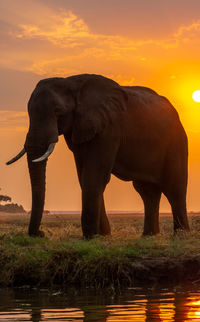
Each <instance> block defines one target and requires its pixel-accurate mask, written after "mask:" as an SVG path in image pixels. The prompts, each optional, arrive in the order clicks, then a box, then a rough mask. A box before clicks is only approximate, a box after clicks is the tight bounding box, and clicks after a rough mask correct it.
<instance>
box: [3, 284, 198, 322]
mask: <svg viewBox="0 0 200 322" xmlns="http://www.w3.org/2000/svg"><path fill="white" fill-rule="evenodd" d="M0 321H5V322H6V321H34V322H39V321H58V322H61V321H91V322H92V321H94V322H95V321H122V322H123V321H134V322H137V321H138V322H140V321H150V322H151V321H200V288H199V289H195V287H194V286H190V288H188V289H185V290H184V289H180V288H176V289H171V290H170V289H161V290H156V289H143V288H131V289H127V290H125V291H123V292H120V293H118V294H116V293H113V292H112V290H111V291H102V293H101V294H100V295H97V294H95V293H94V292H91V291H89V290H84V291H77V290H74V289H73V290H72V289H70V290H68V291H65V292H63V291H59V290H55V291H49V290H45V289H43V290H42V289H41V290H30V289H28V288H27V289H24V288H22V289H20V288H17V289H0Z"/></svg>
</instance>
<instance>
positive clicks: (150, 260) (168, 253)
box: [0, 214, 200, 288]
mask: <svg viewBox="0 0 200 322" xmlns="http://www.w3.org/2000/svg"><path fill="white" fill-rule="evenodd" d="M9 216H10V215H9V214H8V215H4V216H2V217H1V214H0V225H1V226H0V227H1V229H0V285H1V286H13V285H34V286H35V285H38V286H51V285H55V284H59V285H67V286H69V285H77V286H82V287H96V288H98V287H127V286H133V285H141V284H148V283H150V284H151V283H153V284H155V283H167V282H170V283H171V282H172V283H175V284H179V283H181V282H184V283H185V282H186V281H192V282H193V283H198V282H199V280H200V216H192V217H190V225H191V228H192V231H191V233H188V234H179V235H177V236H176V237H174V236H173V235H172V218H171V217H168V216H163V217H162V216H161V220H160V222H161V234H160V235H159V236H156V237H148V238H141V237H140V236H141V233H142V227H143V217H141V216H136V215H134V216H127V215H124V216H116V217H115V216H114V215H113V216H111V217H110V222H111V227H112V237H98V238H95V239H93V240H90V241H86V240H83V239H82V234H81V227H80V218H79V216H62V215H59V216H53V215H48V216H44V219H43V224H42V229H43V230H44V232H45V235H46V237H45V238H31V237H29V236H27V225H28V220H29V219H28V216H27V215H23V216H22V215H20V214H19V215H15V216H14V217H9Z"/></svg>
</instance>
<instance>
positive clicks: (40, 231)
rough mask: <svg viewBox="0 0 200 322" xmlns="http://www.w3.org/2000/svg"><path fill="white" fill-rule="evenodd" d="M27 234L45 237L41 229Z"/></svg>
mask: <svg viewBox="0 0 200 322" xmlns="http://www.w3.org/2000/svg"><path fill="white" fill-rule="evenodd" d="M29 236H31V237H42V238H43V237H45V234H44V232H43V231H42V230H38V231H37V232H35V233H32V232H29Z"/></svg>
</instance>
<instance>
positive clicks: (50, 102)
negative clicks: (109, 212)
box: [7, 74, 127, 235]
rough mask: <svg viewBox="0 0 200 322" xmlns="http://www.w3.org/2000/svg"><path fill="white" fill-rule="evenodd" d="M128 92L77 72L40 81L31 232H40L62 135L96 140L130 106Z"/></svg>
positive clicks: (34, 110) (32, 107)
mask: <svg viewBox="0 0 200 322" xmlns="http://www.w3.org/2000/svg"><path fill="white" fill-rule="evenodd" d="M126 101H127V95H126V93H125V91H124V90H123V89H122V88H121V87H120V86H119V85H118V84H117V83H115V82H114V81H112V80H110V79H108V78H105V77H103V76H98V75H88V74H85V75H77V76H71V77H68V78H49V79H45V80H42V81H40V82H39V83H38V84H37V86H36V88H35V89H34V91H33V93H32V95H31V97H30V100H29V102H28V113H29V118H30V126H29V131H28V134H27V137H26V141H25V145H24V148H23V150H22V151H21V152H20V153H19V154H18V155H17V156H16V157H15V158H13V159H12V160H10V161H9V162H8V163H7V164H11V163H13V162H15V161H16V160H18V159H19V158H20V157H21V156H23V155H24V154H25V153H27V159H28V166H29V172H30V178H31V186H32V216H31V222H30V227H29V233H30V234H31V235H37V234H38V229H39V224H40V220H41V216H42V212H43V207H44V198H45V169H46V160H47V158H48V156H49V155H50V154H51V152H52V151H53V148H54V146H55V144H56V142H57V141H58V136H59V135H60V134H65V135H66V136H68V137H70V139H71V142H72V144H74V145H78V144H82V143H83V142H87V141H90V140H92V139H94V137H95V136H96V135H98V134H99V133H101V132H102V131H103V129H104V128H105V127H106V126H107V125H108V124H110V122H112V121H113V119H114V116H116V115H118V114H119V112H120V111H123V110H124V109H126Z"/></svg>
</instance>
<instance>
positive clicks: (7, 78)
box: [0, 0, 200, 211]
mask: <svg viewBox="0 0 200 322" xmlns="http://www.w3.org/2000/svg"><path fill="white" fill-rule="evenodd" d="M199 12H200V1H199V0H190V1H189V0H168V1H160V0H140V1H134V0H123V1H119V0H110V1H107V0H101V1H95V0H93V1H92V0H84V1H82V0H76V1H74V0H73V1H72V0H57V1H53V0H15V1H13V0H0V72H1V78H0V146H1V154H0V157H1V158H0V187H1V188H2V191H1V192H2V193H7V194H8V195H10V196H11V197H13V201H14V202H18V203H22V204H23V206H24V207H25V208H26V209H30V207H31V194H30V184H29V178H28V171H27V166H26V158H23V159H21V160H20V161H19V162H18V163H15V164H13V165H12V166H10V167H6V166H5V162H6V161H7V160H9V159H10V158H11V157H12V156H14V155H15V154H16V153H17V152H18V151H19V150H20V149H21V147H22V146H23V144H24V139H25V135H26V131H27V127H28V118H27V113H26V104H27V100H28V98H29V96H30V93H31V91H32V90H33V88H34V86H35V84H36V82H37V81H38V80H40V79H41V78H45V77H50V76H55V75H58V76H64V77H66V76H70V75H73V74H80V73H96V74H102V75H104V76H107V77H110V78H112V79H114V80H115V81H117V82H118V83H120V84H121V85H144V86H148V87H151V88H153V89H154V90H156V91H157V92H159V93H160V94H162V95H165V96H167V97H168V98H169V99H170V101H171V102H172V103H173V104H174V106H175V107H176V108H177V110H178V112H179V115H180V118H181V120H182V123H183V125H184V127H185V129H186V132H187V134H188V138H189V185H188V210H195V211H196V210H200V194H199V183H200V152H199V147H200V103H195V102H194V101H193V100H192V93H193V91H195V90H200V58H199V57H200V18H199ZM119 196H120V198H119ZM105 197H106V205H107V209H109V210H142V209H143V205H142V202H141V200H140V198H139V197H138V195H137V193H136V192H135V191H134V190H133V189H132V186H131V184H130V183H125V182H122V181H119V180H118V179H116V178H112V181H111V183H110V184H109V185H108V187H107V190H106V193H105ZM45 208H46V209H58V210H66V209H67V210H79V209H80V188H79V186H78V182H77V176H76V171H75V166H74V161H73V155H72V154H71V152H70V151H69V150H68V149H67V148H66V146H65V144H64V142H63V139H62V138H61V137H60V139H59V143H58V144H57V146H56V149H55V152H54V154H53V155H52V157H51V158H50V159H49V162H48V170H47V196H46V206H45ZM169 209H170V208H169V205H168V203H167V201H166V200H162V203H161V210H169Z"/></svg>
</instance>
